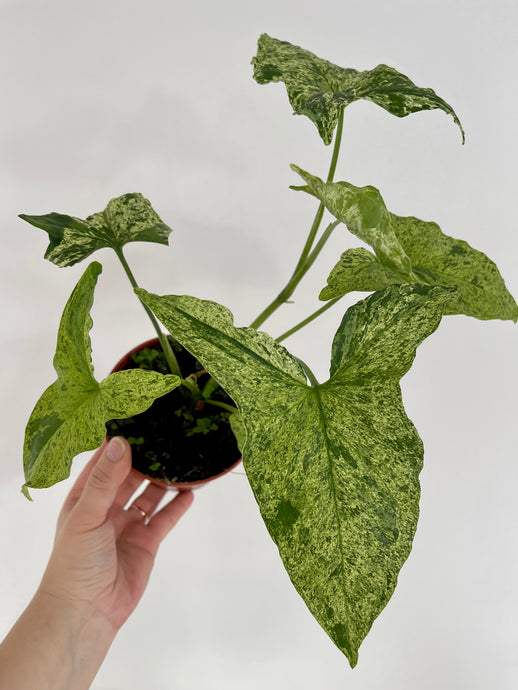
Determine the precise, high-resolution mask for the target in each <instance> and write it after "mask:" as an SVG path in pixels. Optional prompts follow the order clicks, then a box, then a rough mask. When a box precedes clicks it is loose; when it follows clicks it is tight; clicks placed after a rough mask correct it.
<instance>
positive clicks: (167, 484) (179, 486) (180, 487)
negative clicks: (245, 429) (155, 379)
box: [111, 338, 241, 491]
mask: <svg viewBox="0 0 518 690" xmlns="http://www.w3.org/2000/svg"><path fill="white" fill-rule="evenodd" d="M154 347H158V349H161V348H160V341H159V340H158V338H152V339H151V340H147V341H146V342H145V343H141V344H140V345H137V346H136V347H134V348H133V349H132V350H130V351H129V352H128V353H127V354H126V355H124V357H122V358H121V359H120V360H119V361H118V362H117V364H116V365H115V366H114V368H113V369H112V372H111V373H114V372H116V371H122V370H123V369H126V368H128V364H129V363H130V362H131V361H132V355H133V354H135V353H137V352H139V351H140V350H143V349H145V348H154ZM240 462H241V458H239V459H238V460H236V461H235V462H233V463H232V464H231V465H230V466H229V467H227V468H225V469H224V470H222V471H221V472H218V474H214V475H211V476H209V477H207V478H204V479H199V480H196V481H188V482H171V481H169V480H165V479H164V480H162V479H158V478H157V477H151V476H149V475H147V474H144V473H143V472H141V471H139V470H137V469H136V468H135V467H133V469H132V471H133V472H135V473H136V474H138V475H140V476H141V477H142V479H147V480H149V481H150V482H151V483H153V484H157V485H158V486H161V487H162V488H166V489H172V490H173V489H174V490H175V491H187V490H190V489H197V488H199V487H200V486H204V485H205V484H207V483H208V482H211V481H213V480H214V479H218V478H219V477H222V476H223V475H225V474H228V473H229V472H231V471H232V470H233V469H235V468H236V467H237V466H238V465H239V463H240Z"/></svg>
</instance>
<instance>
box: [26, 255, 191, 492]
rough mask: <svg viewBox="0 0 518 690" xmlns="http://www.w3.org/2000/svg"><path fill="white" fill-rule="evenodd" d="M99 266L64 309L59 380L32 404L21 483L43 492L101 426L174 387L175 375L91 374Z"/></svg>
mask: <svg viewBox="0 0 518 690" xmlns="http://www.w3.org/2000/svg"><path fill="white" fill-rule="evenodd" d="M101 270H102V269H101V265H100V264H98V263H97V262H94V263H92V264H90V266H89V267H88V268H87V269H86V271H85V273H84V274H83V276H82V278H81V279H80V281H79V282H78V284H77V286H76V287H75V289H74V291H73V293H72V295H71V297H70V299H69V300H68V302H67V305H66V306H65V310H64V312H63V316H62V318H61V323H60V327H59V333H58V343H57V348H56V355H55V357H54V367H55V369H56V372H57V374H58V379H57V381H55V382H54V383H53V384H52V385H51V386H50V387H49V388H47V390H46V391H45V392H44V393H43V395H42V396H41V398H40V399H39V400H38V402H37V403H36V406H35V408H34V410H33V412H32V414H31V416H30V419H29V422H28V424H27V428H26V430H25V444H24V455H23V464H24V471H25V484H24V486H23V489H22V490H23V493H24V494H25V495H26V496H27V497H29V494H28V489H29V488H43V487H47V486H51V485H52V484H55V483H56V482H59V481H61V480H62V479H66V477H68V476H69V474H70V467H71V464H72V460H73V458H74V457H75V456H76V455H77V454H78V453H81V452H83V451H87V450H93V449H94V448H97V447H98V446H100V445H101V443H102V441H103V439H104V437H105V436H106V429H105V423H106V422H107V421H109V420H110V419H114V418H117V419H120V418H123V417H129V416H132V415H134V414H138V413H140V412H143V411H144V410H146V409H147V408H148V407H149V406H150V405H151V403H152V402H153V400H155V398H158V397H160V396H162V395H165V393H168V392H169V391H170V390H172V389H173V388H176V387H177V386H178V385H179V383H180V379H179V378H178V377H177V376H164V375H162V374H157V373H155V372H149V371H142V370H140V369H133V370H128V371H120V372H117V373H114V374H110V375H109V376H108V377H107V378H105V379H104V380H103V381H101V383H98V382H97V381H96V380H95V378H94V375H93V368H92V363H91V345H90V337H89V331H90V328H91V327H92V321H91V318H90V308H91V306H92V302H93V294H94V290H95V285H96V283H97V278H98V276H99V274H100V273H101Z"/></svg>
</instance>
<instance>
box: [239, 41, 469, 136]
mask: <svg viewBox="0 0 518 690" xmlns="http://www.w3.org/2000/svg"><path fill="white" fill-rule="evenodd" d="M252 64H253V65H254V79H255V80H256V81H257V82H258V83H259V84H268V83H269V82H278V81H282V82H284V84H285V85H286V91H287V92H288V98H289V99H290V103H291V105H292V107H293V110H294V111H295V114H296V115H306V116H307V117H309V118H310V120H312V121H313V122H314V123H315V125H316V126H317V129H318V132H319V134H320V136H321V137H322V139H323V141H324V143H325V144H330V143H331V140H332V138H333V131H334V129H335V127H336V124H337V122H338V117H339V115H340V109H341V108H342V107H345V106H347V105H349V104H350V103H353V102H354V101H357V100H359V99H365V100H367V101H372V102H373V103H376V104H377V105H379V106H381V107H382V108H384V109H385V110H387V111H388V112H389V113H391V114H392V115H396V116H397V117H405V116H406V115H409V114H410V113H415V112H418V111H420V110H435V109H437V108H438V109H440V110H443V111H444V112H445V113H447V114H448V115H451V116H452V117H453V119H454V121H455V122H456V124H457V125H458V126H459V128H460V131H461V133H462V141H464V131H463V129H462V125H461V124H460V121H459V119H458V117H457V115H456V114H455V111H454V110H453V108H452V107H451V106H450V105H448V103H446V102H445V101H443V99H442V98H439V96H438V95H437V94H436V93H435V91H433V90H432V89H428V88H422V87H419V86H416V85H415V84H414V83H413V82H412V81H410V79H409V78H408V77H405V75H404V74H401V73H400V72H398V71H397V70H395V69H394V68H393V67H387V65H378V66H377V67H375V68H374V69H372V70H366V71H364V72H359V71H358V70H356V69H350V68H343V67H338V66H337V65H334V64H332V63H331V62H328V61H327V60H322V59H321V58H318V57H317V56H316V55H314V54H313V53H310V52H309V51H307V50H304V49H302V48H299V47H298V46H294V45H292V44H291V43H287V42H286V41H279V40H277V39H276V38H271V37H270V36H268V35H267V34H263V35H262V36H261V37H260V38H259V42H258V46H257V56H256V57H255V58H253V59H252Z"/></svg>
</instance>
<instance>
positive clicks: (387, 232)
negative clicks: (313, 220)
mask: <svg viewBox="0 0 518 690" xmlns="http://www.w3.org/2000/svg"><path fill="white" fill-rule="evenodd" d="M291 168H292V170H294V171H295V172H296V173H298V174H299V175H300V176H301V177H302V179H303V180H304V181H305V182H306V183H307V186H304V187H294V186H292V187H291V189H295V190H296V191H304V192H307V193H308V194H312V195H313V196H316V197H317V199H319V200H320V201H322V202H323V203H324V204H325V206H326V208H327V209H328V210H329V211H330V212H331V213H332V214H333V215H334V216H335V218H337V219H338V220H339V221H340V222H341V223H345V225H347V229H348V230H349V231H350V232H352V233H353V235H356V237H359V238H360V239H361V240H363V241H364V242H366V243H367V244H369V245H370V246H371V247H372V248H373V249H374V251H375V252H376V256H377V257H378V259H379V260H380V261H381V262H382V263H383V264H384V265H385V266H387V267H389V268H391V269H395V270H397V271H398V272H399V273H401V274H403V275H404V276H408V278H409V279H411V278H413V277H414V276H413V275H412V264H411V261H410V258H409V257H408V256H407V254H406V252H405V250H404V249H403V247H402V246H401V244H400V242H399V240H398V238H397V236H396V234H395V232H394V229H393V227H392V224H391V219H390V213H389V212H388V211H387V207H386V206H385V204H384V203H383V199H382V198H381V195H380V193H379V191H378V190H377V189H376V188H375V187H371V186H367V187H355V186H354V185H352V184H349V183H348V182H323V181H322V180H321V179H320V178H319V177H316V176H315V175H311V174H310V173H308V172H306V171H305V170H302V168H299V167H298V166H296V165H292V166H291ZM407 282H409V281H407Z"/></svg>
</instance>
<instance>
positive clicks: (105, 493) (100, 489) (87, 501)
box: [73, 437, 131, 529]
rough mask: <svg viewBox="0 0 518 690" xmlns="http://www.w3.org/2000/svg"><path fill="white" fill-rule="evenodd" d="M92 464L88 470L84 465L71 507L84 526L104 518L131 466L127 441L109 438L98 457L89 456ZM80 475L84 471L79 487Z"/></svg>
mask: <svg viewBox="0 0 518 690" xmlns="http://www.w3.org/2000/svg"><path fill="white" fill-rule="evenodd" d="M94 460H95V462H94ZM91 464H92V467H91V468H90V469H89V466H87V467H86V468H85V470H83V472H84V474H85V481H84V487H83V489H82V493H81V495H80V496H79V498H78V500H77V502H76V505H75V506H74V508H73V513H74V519H75V520H77V521H78V523H80V525H81V527H83V528H85V529H95V528H96V527H98V526H99V525H101V524H102V523H103V522H104V521H105V519H106V516H107V514H108V511H109V510H110V508H111V506H112V505H113V502H114V501H115V498H116V496H117V492H118V491H119V489H120V487H121V485H122V484H123V483H124V481H125V479H126V477H127V476H128V474H129V472H130V469H131V448H130V446H129V443H128V442H127V441H126V440H125V439H123V438H121V437H115V438H112V439H111V441H109V443H107V444H106V445H105V446H103V447H101V449H100V452H99V455H98V457H97V454H96V456H94V458H92V461H91ZM88 469H89V472H87V470H88ZM82 476H83V473H82V475H81V477H80V478H79V479H78V482H77V484H78V485H79V487H80V485H81V481H82ZM74 490H75V487H74Z"/></svg>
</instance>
